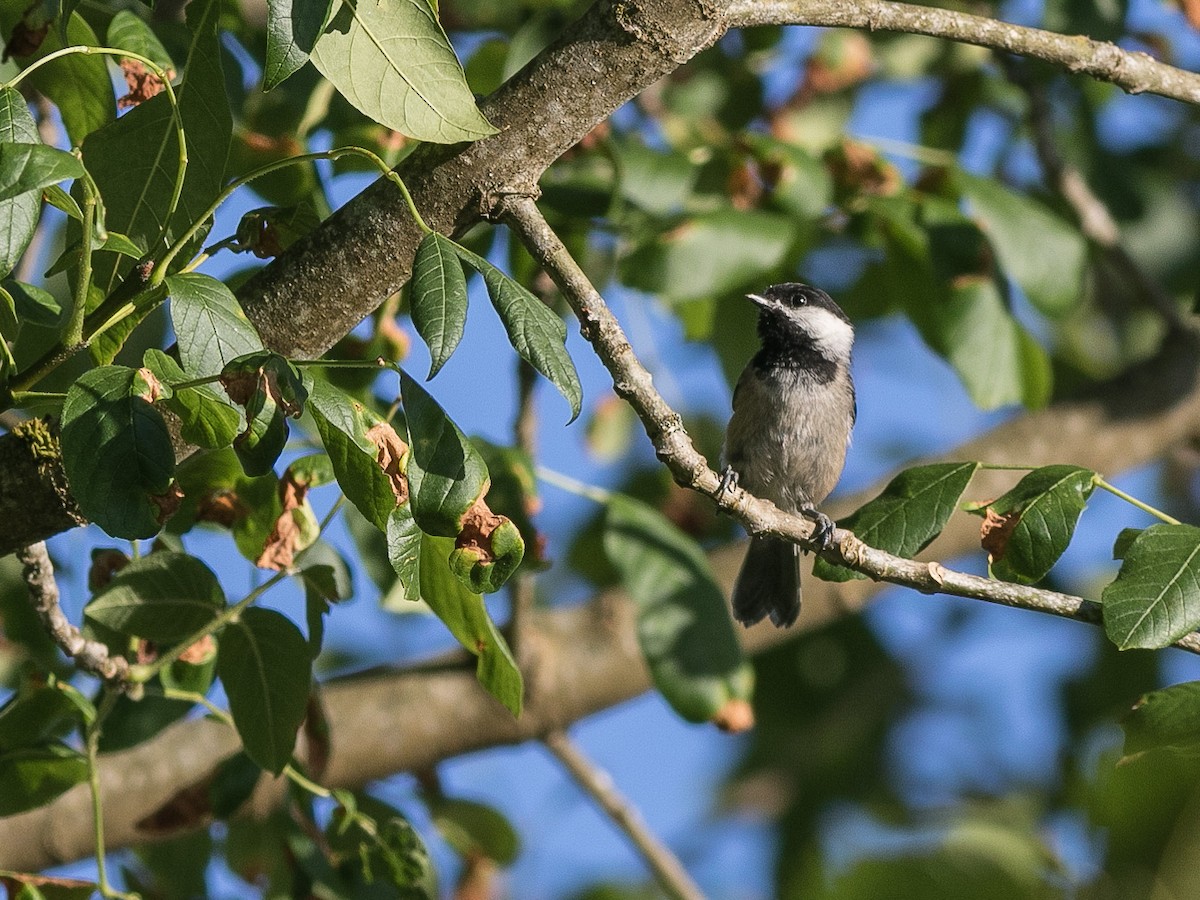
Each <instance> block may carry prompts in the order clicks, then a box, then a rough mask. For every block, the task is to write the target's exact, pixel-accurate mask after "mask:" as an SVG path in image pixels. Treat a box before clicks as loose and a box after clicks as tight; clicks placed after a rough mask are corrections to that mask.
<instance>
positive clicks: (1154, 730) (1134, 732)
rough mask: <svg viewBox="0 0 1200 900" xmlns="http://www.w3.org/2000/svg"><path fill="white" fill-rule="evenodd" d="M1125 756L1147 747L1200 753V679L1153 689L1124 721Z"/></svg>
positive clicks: (1144, 749) (1126, 758)
mask: <svg viewBox="0 0 1200 900" xmlns="http://www.w3.org/2000/svg"><path fill="white" fill-rule="evenodd" d="M1121 727H1122V728H1124V729H1125V749H1124V754H1123V755H1124V760H1123V761H1125V760H1129V759H1130V758H1131V757H1134V756H1138V755H1139V754H1142V753H1145V752H1146V751H1147V750H1174V751H1176V752H1180V753H1187V754H1190V755H1196V754H1198V753H1200V681H1189V682H1186V683H1184V684H1175V685H1172V686H1171V687H1168V688H1164V689H1163V690H1161V691H1151V692H1150V693H1149V694H1146V696H1144V697H1142V699H1141V700H1139V701H1138V702H1137V705H1135V706H1134V707H1133V711H1132V712H1130V713H1129V715H1128V716H1126V717H1125V721H1123V722H1122V723H1121Z"/></svg>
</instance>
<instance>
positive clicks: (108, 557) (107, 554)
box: [88, 548, 129, 592]
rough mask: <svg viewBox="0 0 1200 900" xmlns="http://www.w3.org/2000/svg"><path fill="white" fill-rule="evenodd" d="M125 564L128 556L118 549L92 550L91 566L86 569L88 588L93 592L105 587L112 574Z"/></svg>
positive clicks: (127, 563) (127, 562) (111, 578)
mask: <svg viewBox="0 0 1200 900" xmlns="http://www.w3.org/2000/svg"><path fill="white" fill-rule="evenodd" d="M127 565H129V557H128V556H127V555H126V554H125V553H122V552H121V551H120V550H114V549H111V548H109V549H105V550H93V551H92V567H91V568H90V569H88V590H90V591H93V592H94V591H98V590H100V589H101V588H102V587H106V586H107V585H108V583H109V582H110V581H112V580H113V576H114V575H116V574H117V573H118V572H120V571H121V570H122V569H123V568H125V567H126V566H127Z"/></svg>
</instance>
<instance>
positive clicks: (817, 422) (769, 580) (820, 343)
mask: <svg viewBox="0 0 1200 900" xmlns="http://www.w3.org/2000/svg"><path fill="white" fill-rule="evenodd" d="M747 297H748V298H749V299H750V300H751V301H753V302H754V303H755V304H756V305H757V306H758V336H759V339H760V340H761V342H762V348H761V349H760V350H759V351H758V353H756V354H755V355H754V358H753V359H751V360H750V363H749V364H748V365H747V366H746V369H745V371H744V372H742V376H741V378H739V379H738V383H737V387H736V388H735V389H734V392H733V416H732V417H731V418H730V420H729V426H728V428H727V429H726V431H725V451H724V454H723V457H724V463H725V466H726V468H725V474H724V476H723V478H722V489H724V488H725V487H726V486H728V485H729V484H731V483H736V484H738V485H740V486H741V487H742V488H744V489H745V490H747V491H749V492H750V493H751V494H753V495H754V496H756V497H762V498H763V499H766V500H770V501H771V502H772V503H774V504H775V505H776V506H778V507H779V508H780V509H781V510H783V511H784V512H790V513H800V514H802V515H804V516H806V517H808V518H810V519H812V520H813V522H814V523H815V524H816V531H815V532H814V534H813V542H814V543H815V544H817V545H818V546H820V547H821V548H825V547H828V546H829V543H830V542H831V541H832V540H833V530H834V524H833V522H832V521H831V520H830V518H829V517H828V516H826V515H825V514H824V513H822V512H818V511H817V509H816V504H818V503H820V502H821V501H822V500H824V499H825V498H826V497H827V496H829V492H830V491H832V490H833V487H834V485H835V484H837V480H838V478H839V477H840V476H841V474H842V466H843V465H844V464H845V461H846V448H847V447H848V446H849V444H850V431H851V429H852V428H853V427H854V419H855V416H856V413H857V408H856V405H855V400H854V382H853V380H852V379H851V377H850V348H851V346H852V345H853V343H854V328H853V327H852V326H851V324H850V320H849V319H848V318H847V317H846V314H845V313H844V312H842V309H841V307H839V306H838V305H837V304H836V303H834V302H833V299H832V298H830V296H829V295H828V294H826V293H825V292H824V291H822V290H819V289H818V288H814V287H810V286H808V285H806V284H796V283H791V284H776V285H773V286H771V287H769V288H767V289H766V291H764V292H763V293H762V294H747ZM799 614H800V558H799V548H798V547H797V546H796V545H795V544H791V543H788V542H787V541H782V540H779V539H777V538H772V537H756V538H753V539H752V540H751V541H750V550H749V552H747V554H746V559H745V562H743V563H742V570H741V572H740V573H739V574H738V578H737V582H736V583H735V584H734V588H733V615H734V617H735V618H736V619H737V620H738V621H739V622H741V623H742V624H743V625H745V626H747V627H749V626H750V625H753V624H754V623H756V622H758V621H760V620H761V619H763V618H764V617H765V616H770V617H771V621H772V622H774V623H775V625H777V626H778V627H780V628H786V627H787V626H789V625H791V624H792V623H793V622H795V621H796V617H797V616H798V615H799Z"/></svg>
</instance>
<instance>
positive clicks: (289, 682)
mask: <svg viewBox="0 0 1200 900" xmlns="http://www.w3.org/2000/svg"><path fill="white" fill-rule="evenodd" d="M217 674H218V675H219V676H220V678H221V683H222V684H224V685H225V693H226V694H227V695H228V697H229V712H230V713H231V714H232V715H233V723H234V725H236V726H237V731H238V734H239V735H241V738H242V746H243V747H244V748H245V750H246V755H247V756H249V757H250V758H251V759H252V760H254V761H255V762H256V763H258V764H259V765H260V766H262V767H263V768H264V769H266V770H267V771H268V772H270V773H271V774H272V775H278V774H279V773H280V772H282V771H283V768H284V766H286V765H287V764H288V762H289V761H290V760H291V758H292V749H293V748H294V747H295V745H296V731H297V730H298V729H299V728H300V723H301V722H303V721H304V713H305V710H306V709H307V706H308V693H309V687H310V683H311V681H312V659H311V657H310V656H309V654H308V642H307V641H305V640H304V635H303V634H301V633H300V629H299V628H297V627H296V626H295V625H293V624H292V623H291V622H290V621H289V620H288V619H287V618H286V617H285V616H283V615H281V614H280V613H277V612H275V611H274V610H272V609H259V608H258V607H250V608H249V609H247V610H245V611H244V612H243V613H242V614H241V615H240V616H239V617H238V619H237V620H235V621H234V622H231V623H230V624H229V625H228V626H226V627H225V630H224V631H222V632H221V649H220V651H219V653H218V655H217Z"/></svg>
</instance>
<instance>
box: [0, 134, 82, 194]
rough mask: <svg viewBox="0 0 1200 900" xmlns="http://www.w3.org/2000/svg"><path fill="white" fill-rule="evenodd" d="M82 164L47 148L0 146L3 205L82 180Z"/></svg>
mask: <svg viewBox="0 0 1200 900" xmlns="http://www.w3.org/2000/svg"><path fill="white" fill-rule="evenodd" d="M82 175H83V163H81V162H80V161H79V160H78V159H76V158H75V157H74V156H72V155H71V154H70V153H67V152H66V151H65V150H56V149H54V148H53V147H47V146H46V145H45V144H9V143H2V144H0V201H3V200H12V199H13V198H14V197H19V196H21V195H22V194H28V193H29V192H30V191H38V192H40V191H41V190H42V188H44V187H48V186H50V185H52V184H58V183H59V182H60V181H67V180H68V179H72V178H80V177H81V176H82Z"/></svg>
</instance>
